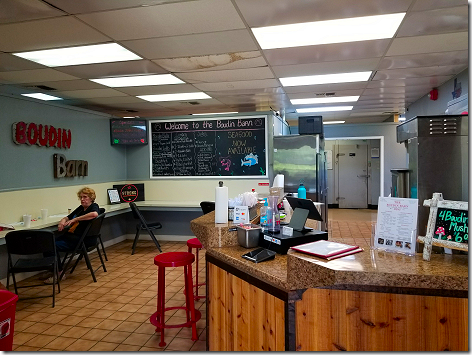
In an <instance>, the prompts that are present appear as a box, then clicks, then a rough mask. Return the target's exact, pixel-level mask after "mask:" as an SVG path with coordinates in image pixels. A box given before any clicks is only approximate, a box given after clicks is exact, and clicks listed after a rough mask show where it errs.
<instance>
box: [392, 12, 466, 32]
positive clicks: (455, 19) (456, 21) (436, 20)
mask: <svg viewBox="0 0 472 355" xmlns="http://www.w3.org/2000/svg"><path fill="white" fill-rule="evenodd" d="M468 27H469V20H468V6H467V5H465V6H458V7H451V8H446V9H435V10H430V11H421V12H410V13H408V14H407V15H406V16H405V18H404V20H403V22H402V24H401V26H400V28H399V29H398V33H397V37H409V36H422V35H434V34H440V33H446V32H461V31H467V29H468Z"/></svg>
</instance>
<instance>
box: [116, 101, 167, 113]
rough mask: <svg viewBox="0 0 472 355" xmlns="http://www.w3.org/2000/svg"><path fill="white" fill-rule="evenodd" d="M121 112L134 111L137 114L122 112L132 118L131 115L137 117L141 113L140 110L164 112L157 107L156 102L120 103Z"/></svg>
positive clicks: (160, 107) (161, 108)
mask: <svg viewBox="0 0 472 355" xmlns="http://www.w3.org/2000/svg"><path fill="white" fill-rule="evenodd" d="M119 107H120V108H121V110H122V111H126V110H136V111H138V112H124V113H125V115H126V116H133V115H139V114H140V113H141V110H156V109H157V110H162V111H164V110H166V111H168V110H167V109H164V108H163V107H162V106H159V105H158V104H157V103H156V102H148V101H143V100H141V102H133V103H121V104H120V106H119Z"/></svg>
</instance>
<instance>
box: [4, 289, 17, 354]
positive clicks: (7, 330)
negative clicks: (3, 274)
mask: <svg viewBox="0 0 472 355" xmlns="http://www.w3.org/2000/svg"><path fill="white" fill-rule="evenodd" d="M16 301H18V295H16V294H14V293H11V292H10V291H6V290H0V351H12V348H13V330H14V324H15V310H16Z"/></svg>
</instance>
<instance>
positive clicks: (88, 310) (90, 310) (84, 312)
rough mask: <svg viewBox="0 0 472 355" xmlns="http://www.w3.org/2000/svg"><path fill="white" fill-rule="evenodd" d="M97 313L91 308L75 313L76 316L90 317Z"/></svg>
mask: <svg viewBox="0 0 472 355" xmlns="http://www.w3.org/2000/svg"><path fill="white" fill-rule="evenodd" d="M93 313H95V310H94V309H91V308H82V309H80V310H78V311H77V312H75V313H74V315H75V316H81V317H88V316H90V315H92V314H93Z"/></svg>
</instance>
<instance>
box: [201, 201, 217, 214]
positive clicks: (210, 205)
mask: <svg viewBox="0 0 472 355" xmlns="http://www.w3.org/2000/svg"><path fill="white" fill-rule="evenodd" d="M200 207H201V208H202V212H203V214H207V213H210V212H211V211H214V210H215V203H214V202H213V201H202V202H200Z"/></svg>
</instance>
